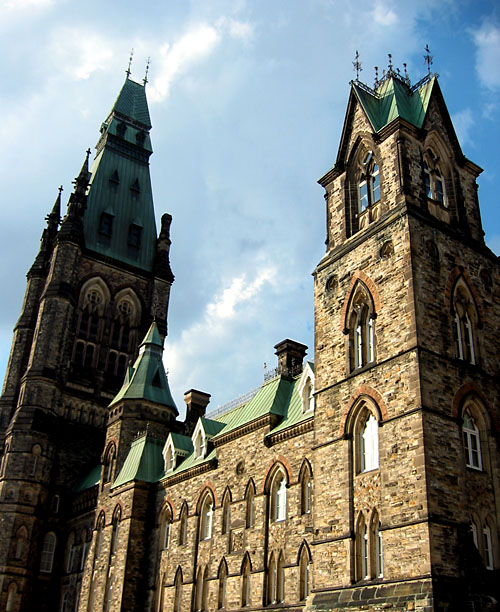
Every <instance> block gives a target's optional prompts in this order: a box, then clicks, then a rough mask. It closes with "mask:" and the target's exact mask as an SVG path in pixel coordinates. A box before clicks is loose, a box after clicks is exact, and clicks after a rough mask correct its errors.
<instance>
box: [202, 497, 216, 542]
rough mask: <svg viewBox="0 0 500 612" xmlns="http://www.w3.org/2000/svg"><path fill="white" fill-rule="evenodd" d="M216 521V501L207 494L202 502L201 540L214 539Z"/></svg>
mask: <svg viewBox="0 0 500 612" xmlns="http://www.w3.org/2000/svg"><path fill="white" fill-rule="evenodd" d="M213 519H214V501H213V499H212V496H211V495H210V494H207V495H206V496H205V498H204V500H203V502H202V505H201V511H200V539H201V540H210V538H211V537H212V526H213Z"/></svg>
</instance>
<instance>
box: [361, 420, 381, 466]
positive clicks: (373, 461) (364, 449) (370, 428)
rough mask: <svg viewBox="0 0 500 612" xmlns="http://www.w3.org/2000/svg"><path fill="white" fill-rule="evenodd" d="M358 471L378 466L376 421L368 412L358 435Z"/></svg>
mask: <svg viewBox="0 0 500 612" xmlns="http://www.w3.org/2000/svg"><path fill="white" fill-rule="evenodd" d="M359 446H360V471H361V472H368V471H370V470H375V469H376V468H378V457H379V456H378V421H377V419H376V418H375V417H374V416H373V414H372V413H371V412H370V413H369V414H367V415H366V420H365V421H364V423H363V424H362V426H361V430H360V436H359Z"/></svg>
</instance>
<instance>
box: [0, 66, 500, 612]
mask: <svg viewBox="0 0 500 612" xmlns="http://www.w3.org/2000/svg"><path fill="white" fill-rule="evenodd" d="M150 128H151V124H150V120H149V113H148V108H147V102H146V96H145V90H144V87H143V86H142V85H140V84H137V83H135V82H133V81H132V80H130V79H129V78H128V77H127V79H126V81H125V84H124V86H123V88H122V90H121V92H120V94H119V96H118V98H117V100H116V102H115V104H114V106H113V109H112V111H111V113H110V114H109V116H108V118H107V119H106V121H105V122H104V123H103V124H102V127H101V136H100V139H99V142H98V144H97V151H96V156H95V160H94V163H93V165H92V168H91V169H90V170H89V168H88V160H89V153H88V154H87V158H86V160H85V162H84V164H83V167H82V170H81V171H80V174H79V176H78V178H77V179H76V181H75V190H74V193H73V194H72V195H71V197H70V200H69V204H68V210H67V213H66V215H65V216H64V218H63V219H62V221H61V219H60V206H61V202H60V196H59V197H58V198H57V200H56V203H55V205H54V207H53V209H52V211H51V213H50V214H49V215H48V217H47V219H48V221H47V228H46V229H45V230H44V232H43V235H42V241H41V248H40V252H39V254H38V255H37V257H36V259H35V262H34V264H33V266H32V267H31V269H30V271H29V272H28V285H27V290H26V297H25V300H24V304H23V307H22V311H21V317H20V319H19V321H18V323H17V324H16V327H15V330H14V340H13V344H12V351H11V355H10V360H9V364H8V368H7V375H6V379H5V385H4V391H3V395H2V398H1V419H2V420H1V434H2V438H3V440H2V441H3V448H4V450H3V456H2V462H1V466H0V504H1V516H0V520H1V521H2V523H1V524H2V534H1V537H0V609H2V610H7V611H10V612H13V611H23V612H30V611H32V610H33V611H34V610H37V611H60V612H70V611H78V612H93V611H94V610H99V611H103V612H113V611H114V612H118V611H124V612H125V611H126V612H132V611H134V612H135V611H137V612H139V611H148V612H153V611H154V612H167V611H168V612H183V611H202V610H203V611H205V610H206V611H208V610H219V609H220V610H232V611H236V610H242V609H248V610H273V609H287V610H291V611H296V612H298V611H313V610H317V611H325V612H326V611H332V610H342V609H349V610H353V611H361V610H373V611H375V610H385V609H391V610H394V611H403V610H415V611H431V610H436V611H438V610H439V611H444V610H447V611H464V610H474V611H479V610H495V609H497V606H496V600H497V598H498V583H499V572H498V568H499V567H500V551H499V541H498V525H499V521H500V515H499V511H500V478H499V476H500V465H499V458H500V457H499V452H498V446H497V445H498V439H499V434H500V429H499V428H500V410H499V406H500V402H499V400H500V397H499V394H500V385H499V378H498V359H497V349H498V346H499V345H500V329H499V318H500V306H499V304H500V302H499V297H500V270H499V266H498V259H497V257H496V256H495V255H494V254H493V253H492V252H491V251H490V250H489V249H488V248H487V247H486V245H485V243H484V239H483V231H482V227H481V219H480V213H479V205H478V199H477V184H476V178H477V176H478V175H479V173H480V172H481V169H480V168H479V167H478V166H476V165H475V164H474V163H472V162H471V161H469V160H468V159H466V158H465V157H464V155H463V153H462V151H461V149H460V145H459V143H458V140H457V137H456V135H455V132H454V129H453V126H452V123H451V121H450V117H449V115H448V111H447V109H446V105H445V103H444V100H443V96H442V94H441V90H440V88H439V84H438V82H437V79H436V76H435V75H432V74H429V75H427V76H426V77H424V78H423V79H422V80H421V81H420V82H418V83H417V84H416V85H413V86H412V85H411V83H410V81H409V79H408V78H407V77H406V76H405V77H402V76H401V75H400V73H399V72H396V71H394V70H393V69H392V66H390V67H389V70H388V72H387V73H386V74H384V76H383V78H382V79H380V80H379V81H378V82H376V84H375V86H374V89H372V88H370V87H368V86H366V85H365V84H363V83H361V82H360V81H359V80H356V81H354V82H353V83H352V84H351V92H350V97H349V102H348V106H347V113H346V118H345V122H344V129H343V133H342V137H341V142H340V146H339V151H338V154H337V159H336V162H335V164H334V166H333V168H332V169H331V170H330V171H328V172H327V173H326V174H325V175H324V176H323V177H322V178H321V179H320V181H319V182H320V184H321V185H322V186H323V187H324V189H325V202H326V220H327V224H326V226H327V239H326V253H325V255H324V257H323V258H322V260H321V261H320V262H319V264H318V266H317V268H316V270H315V271H314V279H315V289H314V291H315V347H314V362H312V361H306V359H305V358H306V353H307V347H306V346H304V345H303V344H300V343H298V342H295V341H292V340H288V339H287V340H284V341H282V342H279V343H278V344H277V345H276V347H275V349H276V355H277V368H276V370H275V371H273V372H271V373H270V375H269V376H268V377H267V380H265V381H264V383H263V385H262V386H261V387H260V388H259V389H258V390H257V391H256V392H254V393H253V394H249V395H248V396H247V397H246V398H245V399H244V401H243V400H242V401H241V402H239V403H237V404H235V405H233V406H231V407H229V408H227V409H226V410H222V411H219V412H218V413H217V412H212V413H210V412H208V413H207V412H206V410H207V406H208V404H209V400H210V395H209V394H208V393H204V392H201V391H198V390H194V389H191V390H189V391H187V392H186V394H185V397H184V400H185V403H186V417H185V420H184V421H180V420H179V419H178V418H177V416H178V410H177V407H176V404H175V401H174V399H173V398H172V395H171V393H170V390H169V384H168V380H167V376H166V373H165V369H164V367H163V364H162V352H163V342H164V338H165V336H166V332H167V328H166V317H167V309H168V301H169V294H170V287H171V284H172V282H173V280H174V279H173V275H172V272H171V270H170V265H169V248H170V239H169V226H170V221H171V217H170V216H169V215H164V216H163V217H162V225H161V231H160V234H159V237H158V238H157V236H156V228H155V221H154V210H153V202H152V197H151V186H150V180H149V171H148V159H149V156H150V154H151V151H152V149H151V144H150V138H149V131H150ZM321 238H322V237H321ZM317 239H318V240H319V239H320V237H318V238H317Z"/></svg>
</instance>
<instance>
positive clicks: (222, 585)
mask: <svg viewBox="0 0 500 612" xmlns="http://www.w3.org/2000/svg"><path fill="white" fill-rule="evenodd" d="M218 578H219V590H218V594H217V609H218V610H223V609H224V608H225V607H226V588H227V565H226V561H225V560H224V559H222V561H221V562H220V565H219V572H218Z"/></svg>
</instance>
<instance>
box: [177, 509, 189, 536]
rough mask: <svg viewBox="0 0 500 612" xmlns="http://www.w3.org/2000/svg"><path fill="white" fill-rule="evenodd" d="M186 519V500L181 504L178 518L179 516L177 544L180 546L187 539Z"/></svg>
mask: <svg viewBox="0 0 500 612" xmlns="http://www.w3.org/2000/svg"><path fill="white" fill-rule="evenodd" d="M187 520H188V507H187V504H186V502H184V503H183V504H182V508H181V513H180V518H179V545H180V546H182V545H183V544H185V543H186V541H187Z"/></svg>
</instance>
